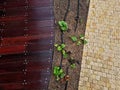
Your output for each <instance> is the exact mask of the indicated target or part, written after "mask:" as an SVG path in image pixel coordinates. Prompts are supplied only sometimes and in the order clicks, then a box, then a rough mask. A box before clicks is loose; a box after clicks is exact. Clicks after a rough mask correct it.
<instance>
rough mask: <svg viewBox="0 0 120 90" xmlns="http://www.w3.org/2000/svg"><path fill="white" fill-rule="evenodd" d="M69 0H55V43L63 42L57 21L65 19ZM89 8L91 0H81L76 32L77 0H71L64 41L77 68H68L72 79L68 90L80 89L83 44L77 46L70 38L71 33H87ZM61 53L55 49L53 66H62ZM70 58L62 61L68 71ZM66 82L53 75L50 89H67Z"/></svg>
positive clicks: (77, 34)
mask: <svg viewBox="0 0 120 90" xmlns="http://www.w3.org/2000/svg"><path fill="white" fill-rule="evenodd" d="M67 4H68V0H54V14H55V22H56V28H55V43H58V44H60V43H61V32H60V29H59V27H58V25H57V22H58V21H60V20H63V18H64V15H65V12H66V8H67ZM88 8H89V0H80V15H79V17H80V18H79V23H78V27H77V31H76V32H74V28H75V24H76V22H75V17H76V13H77V0H70V9H69V12H68V15H67V18H66V22H67V23H68V25H69V32H65V33H64V42H65V44H66V50H67V51H71V52H72V54H71V56H72V57H73V58H74V59H75V60H77V62H78V63H77V64H76V68H75V69H71V68H70V67H69V69H68V75H69V76H70V80H69V81H68V85H67V90H78V83H79V77H80V69H81V59H82V52H83V45H80V46H77V45H76V44H74V43H73V42H72V41H71V40H70V38H69V37H70V36H71V35H76V36H79V35H80V34H84V33H85V26H86V21H87V14H88ZM60 60H61V54H60V53H59V52H58V51H56V49H54V59H53V67H54V66H60ZM69 65H70V64H69V62H68V60H66V59H64V60H63V62H62V68H63V69H64V71H65V72H66V68H67V67H68V66H69ZM65 83H66V82H62V83H61V82H60V81H56V80H55V77H54V76H53V75H52V76H51V80H50V84H49V90H65Z"/></svg>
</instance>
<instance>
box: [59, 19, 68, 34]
mask: <svg viewBox="0 0 120 90" xmlns="http://www.w3.org/2000/svg"><path fill="white" fill-rule="evenodd" d="M58 24H59V27H60V29H61V31H63V32H65V31H67V30H68V24H67V23H66V22H65V21H59V22H58Z"/></svg>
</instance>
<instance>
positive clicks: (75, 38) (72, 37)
mask: <svg viewBox="0 0 120 90" xmlns="http://www.w3.org/2000/svg"><path fill="white" fill-rule="evenodd" d="M70 38H71V40H72V41H73V42H76V41H77V40H78V39H77V37H76V36H71V37H70Z"/></svg>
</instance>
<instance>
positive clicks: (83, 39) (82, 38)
mask: <svg viewBox="0 0 120 90" xmlns="http://www.w3.org/2000/svg"><path fill="white" fill-rule="evenodd" d="M80 39H81V42H82V43H83V44H87V43H88V41H87V40H85V36H84V35H83V34H81V35H80Z"/></svg>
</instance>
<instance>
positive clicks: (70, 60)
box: [68, 58, 76, 69]
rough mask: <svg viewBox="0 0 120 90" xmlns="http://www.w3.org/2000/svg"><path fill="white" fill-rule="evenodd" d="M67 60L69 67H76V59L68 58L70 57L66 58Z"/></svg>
mask: <svg viewBox="0 0 120 90" xmlns="http://www.w3.org/2000/svg"><path fill="white" fill-rule="evenodd" d="M68 62H69V63H70V67H71V68H73V69H74V68H76V64H75V63H76V60H75V59H73V58H70V59H68Z"/></svg>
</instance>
